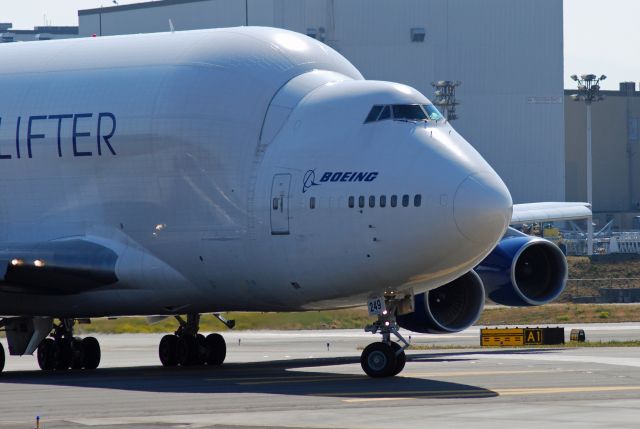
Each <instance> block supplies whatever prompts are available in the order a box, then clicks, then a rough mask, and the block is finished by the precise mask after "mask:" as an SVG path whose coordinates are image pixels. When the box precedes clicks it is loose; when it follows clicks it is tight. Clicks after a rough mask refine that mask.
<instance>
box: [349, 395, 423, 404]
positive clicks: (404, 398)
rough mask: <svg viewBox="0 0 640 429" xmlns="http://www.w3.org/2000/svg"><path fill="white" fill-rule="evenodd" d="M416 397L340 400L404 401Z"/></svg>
mask: <svg viewBox="0 0 640 429" xmlns="http://www.w3.org/2000/svg"><path fill="white" fill-rule="evenodd" d="M414 399H416V398H412V397H410V396H409V397H396V398H353V399H343V400H342V402H351V403H353V402H380V401H406V400H414Z"/></svg>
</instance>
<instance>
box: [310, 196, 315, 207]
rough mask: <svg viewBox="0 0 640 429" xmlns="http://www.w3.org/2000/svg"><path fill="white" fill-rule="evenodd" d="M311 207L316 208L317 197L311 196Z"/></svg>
mask: <svg viewBox="0 0 640 429" xmlns="http://www.w3.org/2000/svg"><path fill="white" fill-rule="evenodd" d="M309 208H310V209H315V208H316V197H311V198H309Z"/></svg>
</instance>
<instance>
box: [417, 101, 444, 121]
mask: <svg viewBox="0 0 640 429" xmlns="http://www.w3.org/2000/svg"><path fill="white" fill-rule="evenodd" d="M422 107H424V110H425V111H426V112H427V115H429V119H431V120H432V121H439V120H440V119H442V113H440V112H439V111H438V109H437V108H436V106H434V105H433V104H423V105H422Z"/></svg>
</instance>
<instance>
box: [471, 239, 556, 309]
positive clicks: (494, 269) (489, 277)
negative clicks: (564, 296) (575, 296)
mask: <svg viewBox="0 0 640 429" xmlns="http://www.w3.org/2000/svg"><path fill="white" fill-rule="evenodd" d="M475 271H476V272H477V273H478V274H479V275H480V278H482V282H483V284H484V288H485V291H486V293H487V297H488V298H489V299H490V300H491V301H493V302H495V303H496V304H502V305H509V306H514V307H525V306H533V305H542V304H546V303H548V302H551V301H553V300H554V299H555V298H557V297H558V295H560V293H562V291H563V290H564V287H565V285H566V284H567V273H568V269H567V259H566V258H565V256H564V254H563V253H562V251H561V250H560V249H559V248H558V246H556V245H555V244H553V243H552V242H550V241H548V240H545V239H543V238H539V237H531V236H528V235H524V234H522V233H520V232H518V231H515V230H513V229H509V232H508V233H507V234H506V235H505V237H504V238H503V239H502V240H501V241H500V243H498V245H497V246H496V248H495V249H493V251H492V252H491V253H490V254H489V256H487V257H486V258H485V259H484V260H483V261H482V262H481V263H480V265H478V266H477V267H476V268H475Z"/></svg>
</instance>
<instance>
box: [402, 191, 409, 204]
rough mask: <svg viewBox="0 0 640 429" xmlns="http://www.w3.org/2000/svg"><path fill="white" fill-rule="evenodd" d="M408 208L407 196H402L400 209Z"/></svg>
mask: <svg viewBox="0 0 640 429" xmlns="http://www.w3.org/2000/svg"><path fill="white" fill-rule="evenodd" d="M408 206H409V195H406V194H405V195H403V196H402V207H408Z"/></svg>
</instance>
